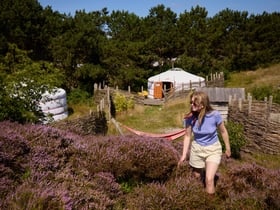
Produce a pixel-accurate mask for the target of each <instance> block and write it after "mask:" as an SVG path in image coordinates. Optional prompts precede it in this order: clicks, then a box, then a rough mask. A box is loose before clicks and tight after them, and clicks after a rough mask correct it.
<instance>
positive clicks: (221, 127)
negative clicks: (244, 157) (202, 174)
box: [218, 122, 231, 157]
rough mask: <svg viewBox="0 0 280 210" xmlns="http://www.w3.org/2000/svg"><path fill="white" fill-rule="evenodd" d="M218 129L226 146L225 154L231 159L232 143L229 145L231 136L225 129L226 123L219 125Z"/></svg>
mask: <svg viewBox="0 0 280 210" xmlns="http://www.w3.org/2000/svg"><path fill="white" fill-rule="evenodd" d="M218 128H219V130H220V133H221V135H222V138H223V141H224V143H225V146H226V152H225V154H226V156H227V157H230V156H231V150H230V143H229V135H228V132H227V129H226V127H225V124H224V122H222V123H221V124H219V125H218Z"/></svg>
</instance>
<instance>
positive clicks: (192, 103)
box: [190, 101, 198, 106]
mask: <svg viewBox="0 0 280 210" xmlns="http://www.w3.org/2000/svg"><path fill="white" fill-rule="evenodd" d="M190 104H191V105H193V106H198V105H197V104H196V103H194V101H190Z"/></svg>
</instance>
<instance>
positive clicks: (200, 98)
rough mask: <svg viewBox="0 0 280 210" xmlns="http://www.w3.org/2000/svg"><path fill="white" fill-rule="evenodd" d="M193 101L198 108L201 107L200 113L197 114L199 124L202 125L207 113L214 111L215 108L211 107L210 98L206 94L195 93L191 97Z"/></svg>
mask: <svg viewBox="0 0 280 210" xmlns="http://www.w3.org/2000/svg"><path fill="white" fill-rule="evenodd" d="M192 99H193V101H194V103H195V104H196V105H197V106H201V110H200V112H199V113H196V116H197V118H198V124H199V125H201V124H202V120H203V118H204V117H205V115H206V113H208V112H211V111H213V108H212V107H211V105H210V100H209V96H208V95H207V94H206V93H205V92H202V91H195V92H193V93H192V94H191V95H190V100H191V101H192ZM193 114H195V113H193Z"/></svg>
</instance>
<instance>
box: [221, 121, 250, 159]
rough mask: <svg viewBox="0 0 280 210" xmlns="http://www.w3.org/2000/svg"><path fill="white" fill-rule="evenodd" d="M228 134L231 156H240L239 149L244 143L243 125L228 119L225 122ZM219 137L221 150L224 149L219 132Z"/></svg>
mask: <svg viewBox="0 0 280 210" xmlns="http://www.w3.org/2000/svg"><path fill="white" fill-rule="evenodd" d="M225 126H226V128H227V131H228V134H229V141H230V147H231V156H232V157H233V158H240V151H241V148H242V147H243V146H245V145H246V139H245V136H244V131H243V126H242V125H241V124H239V123H235V122H232V121H228V122H226V123H225ZM219 139H221V144H222V147H223V150H224V149H225V145H224V142H223V141H222V137H221V135H220V134H219Z"/></svg>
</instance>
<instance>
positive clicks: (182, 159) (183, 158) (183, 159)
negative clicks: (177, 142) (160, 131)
mask: <svg viewBox="0 0 280 210" xmlns="http://www.w3.org/2000/svg"><path fill="white" fill-rule="evenodd" d="M185 159H186V158H185V157H183V156H182V157H181V158H180V160H179V162H178V165H179V166H180V165H182V164H183V162H184V161H185Z"/></svg>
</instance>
